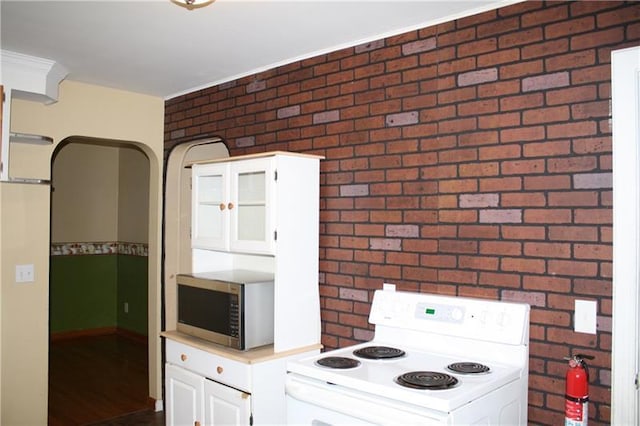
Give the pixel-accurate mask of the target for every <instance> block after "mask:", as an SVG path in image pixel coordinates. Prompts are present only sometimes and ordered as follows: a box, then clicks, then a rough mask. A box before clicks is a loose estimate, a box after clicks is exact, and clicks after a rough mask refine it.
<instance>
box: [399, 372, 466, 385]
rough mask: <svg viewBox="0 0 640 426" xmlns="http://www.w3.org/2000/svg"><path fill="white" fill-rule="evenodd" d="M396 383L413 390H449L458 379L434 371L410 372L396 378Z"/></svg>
mask: <svg viewBox="0 0 640 426" xmlns="http://www.w3.org/2000/svg"><path fill="white" fill-rule="evenodd" d="M395 380H396V383H398V384H399V385H401V386H405V387H408V388H413V389H430V390H440V389H449V388H451V387H453V386H455V385H456V384H457V383H458V379H456V378H455V377H453V376H451V375H449V374H446V373H439V372H435V371H411V372H409V373H405V374H402V375H400V376H398V377H396V379H395Z"/></svg>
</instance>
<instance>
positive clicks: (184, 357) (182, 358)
mask: <svg viewBox="0 0 640 426" xmlns="http://www.w3.org/2000/svg"><path fill="white" fill-rule="evenodd" d="M180 359H181V360H182V361H183V362H184V361H186V360H187V356H186V355H185V354H182V355H180Z"/></svg>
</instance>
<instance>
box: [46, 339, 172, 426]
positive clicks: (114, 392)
mask: <svg viewBox="0 0 640 426" xmlns="http://www.w3.org/2000/svg"><path fill="white" fill-rule="evenodd" d="M148 377H149V373H148V360H147V347H146V345H144V344H141V343H140V342H137V341H134V340H131V339H129V338H127V337H123V336H119V335H117V334H113V335H106V336H92V337H81V338H76V339H70V340H61V341H54V342H52V343H51V345H50V347H49V425H50V426H79V425H164V413H163V412H160V413H155V412H154V411H153V409H152V407H151V405H150V399H149V391H148V387H149V385H148V380H149V378H148Z"/></svg>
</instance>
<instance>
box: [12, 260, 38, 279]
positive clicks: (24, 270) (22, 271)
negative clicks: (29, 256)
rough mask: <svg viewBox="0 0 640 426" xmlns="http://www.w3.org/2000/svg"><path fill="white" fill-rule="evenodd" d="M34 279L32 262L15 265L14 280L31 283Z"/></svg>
mask: <svg viewBox="0 0 640 426" xmlns="http://www.w3.org/2000/svg"><path fill="white" fill-rule="evenodd" d="M34 280H35V272H34V267H33V263H29V264H26V265H16V282H17V283H32V282H33V281H34Z"/></svg>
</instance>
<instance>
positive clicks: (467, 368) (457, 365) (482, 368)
mask: <svg viewBox="0 0 640 426" xmlns="http://www.w3.org/2000/svg"><path fill="white" fill-rule="evenodd" d="M447 368H448V369H449V370H450V371H453V372H454V373H460V374H482V373H489V372H490V371H491V369H490V368H489V367H487V366H486V365H484V364H478V363H477V362H454V363H453V364H449V365H447Z"/></svg>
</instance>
